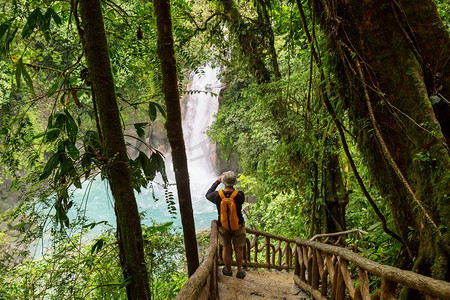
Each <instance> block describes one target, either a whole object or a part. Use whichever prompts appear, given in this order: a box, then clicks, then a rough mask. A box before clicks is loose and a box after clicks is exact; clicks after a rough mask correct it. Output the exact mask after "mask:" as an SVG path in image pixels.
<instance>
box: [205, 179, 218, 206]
mask: <svg viewBox="0 0 450 300" xmlns="http://www.w3.org/2000/svg"><path fill="white" fill-rule="evenodd" d="M221 181H222V174H220V176H219V177H218V178H217V180H216V181H215V182H214V183H213V184H212V186H211V187H210V188H209V190H208V191H207V192H206V195H205V196H206V199H208V200H209V201H211V202H213V203H214V198H215V196H216V193H214V192H215V191H216V189H217V187H218V186H219V184H220V183H221Z"/></svg>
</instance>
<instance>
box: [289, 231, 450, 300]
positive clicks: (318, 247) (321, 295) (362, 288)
mask: <svg viewBox="0 0 450 300" xmlns="http://www.w3.org/2000/svg"><path fill="white" fill-rule="evenodd" d="M295 240H296V242H297V250H298V251H299V252H301V253H298V256H299V257H300V256H303V259H302V260H301V261H300V262H299V264H300V266H299V269H300V272H299V274H296V276H295V278H294V280H295V282H296V283H297V284H298V285H299V286H300V287H301V288H303V289H304V290H306V291H309V292H310V293H311V294H312V295H313V296H314V298H316V299H326V297H325V295H326V293H325V291H324V288H323V286H322V291H320V290H319V289H318V287H313V284H312V283H313V282H315V280H316V278H315V277H314V272H308V276H307V277H309V278H307V277H306V275H305V269H308V271H309V270H312V269H313V268H319V269H321V271H320V273H321V274H322V275H323V274H326V276H320V277H321V282H322V285H323V284H324V283H325V286H326V283H327V279H326V278H327V277H328V278H329V279H330V282H331V285H332V297H333V298H334V299H344V298H345V290H347V292H348V295H349V296H350V298H351V299H378V296H379V294H381V295H384V296H381V298H382V299H383V297H387V296H392V295H394V293H395V290H396V286H397V284H402V285H404V286H406V287H408V288H411V289H414V290H417V291H420V292H422V293H423V294H424V295H425V296H426V297H430V296H431V297H439V298H442V299H450V283H449V282H447V281H442V280H437V279H434V278H431V277H427V276H424V275H421V274H417V273H414V272H412V271H406V270H401V269H398V268H395V267H391V266H386V265H382V264H379V263H376V262H374V261H371V260H369V259H367V258H364V257H362V256H360V255H358V254H356V253H353V252H351V251H349V250H347V249H345V248H342V247H336V246H332V245H327V244H324V243H319V242H314V241H308V240H303V239H300V238H296V239H295ZM310 250H312V251H313V252H314V251H315V252H316V258H317V257H320V259H323V260H324V263H322V264H317V263H316V262H315V261H308V260H309V258H305V253H309V252H310ZM309 256H310V255H309V254H307V255H306V257H309ZM349 263H352V264H354V265H356V266H357V267H358V274H359V275H358V281H359V285H358V288H357V289H354V285H353V282H352V277H351V275H350V272H349V267H348V265H349ZM368 273H371V274H373V275H376V276H379V277H381V289H380V290H379V292H378V295H377V294H375V295H374V296H373V298H371V297H370V294H369V285H368ZM309 274H311V275H309ZM306 279H307V280H306ZM307 281H308V282H309V283H307ZM392 297H393V296H392ZM386 299H388V298H386ZM389 299H392V298H389Z"/></svg>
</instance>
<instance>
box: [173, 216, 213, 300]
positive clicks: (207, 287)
mask: <svg viewBox="0 0 450 300" xmlns="http://www.w3.org/2000/svg"><path fill="white" fill-rule="evenodd" d="M216 293H217V221H216V220H213V221H212V222H211V236H210V245H209V247H208V250H207V251H206V254H205V259H204V260H203V262H202V264H201V265H200V266H199V267H198V269H197V270H196V271H195V273H194V274H193V275H192V276H191V277H190V278H189V279H188V281H186V283H185V284H184V285H183V287H182V288H181V290H180V292H179V293H178V295H177V297H176V298H175V299H176V300H197V299H215V294H216Z"/></svg>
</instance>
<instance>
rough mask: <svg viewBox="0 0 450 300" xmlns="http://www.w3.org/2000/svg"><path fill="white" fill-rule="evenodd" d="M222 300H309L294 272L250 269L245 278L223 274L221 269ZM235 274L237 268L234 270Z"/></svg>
mask: <svg viewBox="0 0 450 300" xmlns="http://www.w3.org/2000/svg"><path fill="white" fill-rule="evenodd" d="M217 273H218V276H219V278H218V281H219V295H220V300H237V299H239V300H240V299H242V300H247V299H261V300H262V299H280V300H291V299H292V300H293V299H295V300H309V299H311V298H310V297H309V296H308V294H306V293H305V292H303V291H302V290H300V289H299V288H298V287H297V286H296V285H295V284H294V279H293V277H292V276H293V275H292V273H291V274H289V273H285V272H279V271H260V270H248V271H247V275H246V276H245V278H244V279H242V280H241V279H237V278H236V277H230V276H224V275H222V268H220V269H219V271H218V272H217ZM233 273H234V274H233V275H235V273H236V270H233Z"/></svg>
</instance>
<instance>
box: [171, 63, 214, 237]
mask: <svg viewBox="0 0 450 300" xmlns="http://www.w3.org/2000/svg"><path fill="white" fill-rule="evenodd" d="M217 74H218V69H217V68H211V67H210V66H209V65H207V66H205V67H204V68H203V72H202V73H200V74H194V73H193V74H191V76H190V84H189V85H188V93H187V94H186V95H185V96H184V97H183V99H182V103H183V104H182V106H183V109H182V114H183V116H182V125H183V136H184V142H185V146H186V155H187V159H188V169H189V181H190V187H191V197H192V206H193V210H194V220H195V224H196V229H200V228H205V227H207V228H209V226H210V222H211V220H212V219H215V218H216V217H217V212H216V207H215V205H213V204H212V203H210V202H209V201H207V200H206V198H205V193H206V191H207V190H208V188H209V187H210V186H211V184H212V183H213V182H214V181H215V180H216V178H217V176H218V174H217V173H216V171H215V170H214V160H215V159H216V152H215V145H213V144H211V142H210V140H209V139H208V137H207V135H206V130H207V129H208V127H209V126H211V124H212V122H213V120H214V114H215V113H216V112H217V109H218V107H219V101H218V95H219V92H220V89H221V87H222V83H221V82H220V81H219V80H218V79H217ZM166 170H167V171H168V172H167V173H168V177H169V180H170V181H171V182H175V176H174V174H173V167H172V161H171V157H170V156H168V157H167V159H166Z"/></svg>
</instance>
